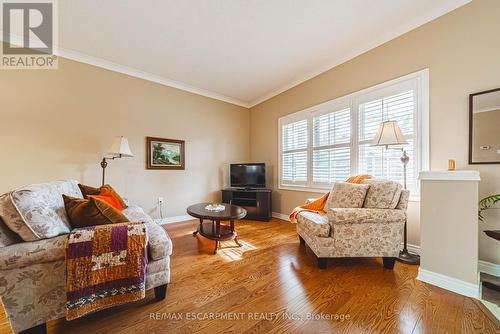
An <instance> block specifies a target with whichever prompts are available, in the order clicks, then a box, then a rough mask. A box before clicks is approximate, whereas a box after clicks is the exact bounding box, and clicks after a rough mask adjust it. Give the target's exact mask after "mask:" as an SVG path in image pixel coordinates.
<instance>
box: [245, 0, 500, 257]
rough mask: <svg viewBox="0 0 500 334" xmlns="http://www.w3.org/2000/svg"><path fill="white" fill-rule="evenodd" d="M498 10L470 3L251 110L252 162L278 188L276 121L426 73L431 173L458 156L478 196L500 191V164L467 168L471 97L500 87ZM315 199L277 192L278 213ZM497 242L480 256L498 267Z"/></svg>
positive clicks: (496, 4)
mask: <svg viewBox="0 0 500 334" xmlns="http://www.w3.org/2000/svg"><path fill="white" fill-rule="evenodd" d="M499 13H500V1H497V0H476V1H473V2H471V3H470V4H468V5H466V6H464V7H461V8H459V9H457V10H455V11H453V12H451V13H449V14H447V15H445V16H443V17H441V18H438V19H437V20H435V21H432V22H430V23H428V24H426V25H424V26H422V27H420V28H418V29H415V30H413V31H411V32H409V33H407V34H405V35H403V36H401V37H399V38H396V39H394V40H392V41H390V42H388V43H386V44H384V45H382V46H380V47H378V48H375V49H373V50H371V51H369V52H367V53H365V54H363V55H361V56H359V57H357V58H354V59H352V60H350V61H348V62H346V63H344V64H342V65H339V66H337V67H335V68H333V69H331V70H329V71H327V72H324V73H322V74H320V75H318V76H317V77H315V78H313V79H311V80H309V81H306V82H304V83H302V84H300V85H298V86H296V87H294V88H292V89H290V90H288V91H286V92H284V93H282V94H280V95H278V96H276V97H274V98H272V99H270V100H267V101H266V102H263V103H261V104H259V105H257V106H255V107H253V108H251V114H250V118H251V129H250V131H251V142H250V147H251V159H252V160H253V161H263V162H266V163H267V164H268V165H269V169H270V171H271V172H272V175H271V176H272V177H270V185H272V186H274V187H275V188H276V187H277V180H276V169H277V166H278V164H277V157H278V147H277V142H278V138H277V130H278V118H279V117H281V116H284V115H287V114H290V113H293V112H296V111H299V110H302V109H304V108H307V107H310V106H314V105H316V104H318V103H321V102H325V101H328V100H331V99H334V98H336V97H340V96H343V95H346V94H349V93H352V92H355V91H358V90H361V89H363V88H367V87H370V86H373V85H376V84H379V83H382V82H385V81H387V80H390V79H394V78H397V77H400V76H402V75H405V74H408V73H412V72H415V71H418V70H421V69H423V68H429V70H430V73H429V75H430V167H431V169H433V170H444V169H446V167H447V160H448V159H455V160H456V161H457V167H458V168H462V169H464V168H467V169H478V170H479V171H481V177H482V180H483V181H482V182H481V184H480V194H481V195H487V194H490V193H493V192H497V193H498V192H500V165H489V166H486V165H484V166H480V165H477V166H476V165H475V166H469V165H468V164H467V154H468V95H469V94H470V93H474V92H479V91H484V90H487V89H492V88H496V87H500V79H499V78H500V61H499V54H500V43H497V42H496V41H497V40H498V32H499V31H500V20H498V15H499ZM312 196H317V194H315V193H306V192H294V191H283V190H277V191H276V192H275V193H274V197H273V200H274V203H273V207H274V208H273V210H274V211H277V212H281V213H288V212H289V211H290V210H291V209H292V208H293V207H295V206H296V205H298V204H300V203H302V202H303V201H304V200H305V199H306V198H308V197H312ZM497 211H500V210H497ZM493 216H494V213H492V214H490V217H492V218H495V217H493ZM471 224H475V222H471ZM496 225H497V226H499V225H500V215H496ZM409 235H410V236H409V242H410V243H412V244H419V203H418V202H413V203H411V205H410V219H409ZM481 238H482V237H481ZM481 241H482V242H483V240H481ZM499 244H500V243H498V242H497V244H493V246H492V245H491V243H490V245H488V247H487V248H481V254H480V256H481V258H483V259H487V260H490V261H496V262H497V263H500V245H499Z"/></svg>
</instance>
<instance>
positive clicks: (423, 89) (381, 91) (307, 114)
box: [278, 68, 429, 201]
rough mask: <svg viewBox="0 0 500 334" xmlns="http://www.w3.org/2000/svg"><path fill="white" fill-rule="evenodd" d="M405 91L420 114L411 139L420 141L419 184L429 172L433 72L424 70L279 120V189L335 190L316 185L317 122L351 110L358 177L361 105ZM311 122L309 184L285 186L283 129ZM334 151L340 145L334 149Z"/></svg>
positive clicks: (352, 149)
mask: <svg viewBox="0 0 500 334" xmlns="http://www.w3.org/2000/svg"><path fill="white" fill-rule="evenodd" d="M405 89H414V92H415V93H414V94H415V100H416V113H415V115H414V116H415V117H414V120H413V121H414V129H415V132H414V134H413V135H412V136H411V138H414V139H415V137H416V140H415V151H416V154H415V156H414V157H410V159H412V160H413V161H414V163H415V175H414V177H415V180H416V179H417V178H418V173H419V172H420V171H424V170H428V169H429V69H427V68H426V69H423V70H420V71H417V72H414V73H410V74H407V75H404V76H402V77H399V78H396V79H393V80H389V81H386V82H383V83H381V84H378V85H375V86H372V87H369V88H366V89H363V90H360V91H357V92H354V93H351V94H348V95H345V96H342V97H339V98H335V99H333V100H330V101H326V102H324V103H321V104H318V105H315V106H312V107H309V108H306V109H304V110H301V111H298V112H295V113H292V114H289V115H286V116H283V117H280V118H279V119H278V189H282V190H294V191H305V192H317V193H324V192H325V190H330V189H331V186H332V185H331V184H325V183H315V182H313V151H314V147H313V146H314V142H313V141H314V138H313V119H314V118H315V117H318V116H321V115H325V114H328V113H331V112H333V111H341V110H343V109H346V108H350V113H351V114H350V120H351V138H350V146H349V147H350V174H351V175H356V174H357V173H358V155H359V146H360V144H362V143H363V142H366V141H360V140H359V136H358V129H359V123H358V122H359V120H358V115H359V105H360V104H362V103H365V102H368V101H372V100H374V99H377V98H381V97H386V96H389V95H391V94H397V93H400V92H402V91H404V90H405ZM304 119H306V120H307V133H308V138H307V181H306V182H299V183H300V184H298V183H291V182H283V180H282V177H281V173H282V171H281V167H282V159H283V155H282V153H283V151H282V136H283V133H282V128H283V125H286V124H289V123H294V122H297V121H301V120H304ZM330 146H332V147H334V146H336V145H330ZM416 184H417V191H416V193H412V194H411V196H410V200H412V201H419V200H420V198H419V196H420V189H419V184H418V182H416Z"/></svg>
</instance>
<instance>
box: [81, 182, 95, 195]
mask: <svg viewBox="0 0 500 334" xmlns="http://www.w3.org/2000/svg"><path fill="white" fill-rule="evenodd" d="M78 188H80V191H81V192H82V194H83V197H87V196H89V195H99V193H100V192H101V189H99V188H95V187H91V186H87V185H85V184H81V183H78Z"/></svg>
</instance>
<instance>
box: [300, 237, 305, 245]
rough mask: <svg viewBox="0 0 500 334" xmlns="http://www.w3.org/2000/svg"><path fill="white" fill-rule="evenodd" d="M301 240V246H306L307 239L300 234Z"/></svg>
mask: <svg viewBox="0 0 500 334" xmlns="http://www.w3.org/2000/svg"><path fill="white" fill-rule="evenodd" d="M299 242H300V245H301V246H305V245H306V241H305V240H304V239H303V238H302V237H301V236H300V235H299Z"/></svg>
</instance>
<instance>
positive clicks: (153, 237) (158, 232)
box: [146, 223, 172, 260]
mask: <svg viewBox="0 0 500 334" xmlns="http://www.w3.org/2000/svg"><path fill="white" fill-rule="evenodd" d="M146 231H147V233H148V253H149V257H150V258H151V259H152V260H161V259H164V258H166V257H168V256H170V255H172V240H170V237H169V236H168V234H167V231H165V230H164V229H163V228H162V227H161V226H160V225H158V224H156V223H146Z"/></svg>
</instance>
